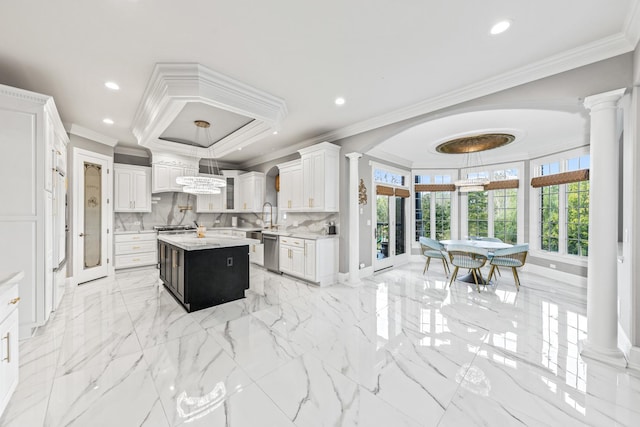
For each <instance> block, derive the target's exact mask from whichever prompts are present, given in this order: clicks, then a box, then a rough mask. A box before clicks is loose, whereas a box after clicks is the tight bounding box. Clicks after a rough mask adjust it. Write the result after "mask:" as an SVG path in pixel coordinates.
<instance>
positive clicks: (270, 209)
mask: <svg viewBox="0 0 640 427" xmlns="http://www.w3.org/2000/svg"><path fill="white" fill-rule="evenodd" d="M267 205H269V229H272V228H273V205H272V204H271V203H269V202H264V204H263V205H262V226H263V227H264V225H265V224H264V207H265V206H267Z"/></svg>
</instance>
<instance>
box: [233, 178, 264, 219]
mask: <svg viewBox="0 0 640 427" xmlns="http://www.w3.org/2000/svg"><path fill="white" fill-rule="evenodd" d="M238 185H239V186H240V203H238V206H237V210H238V211H240V212H261V211H262V205H263V203H264V192H265V177H264V174H263V173H261V172H247V173H245V174H242V175H240V176H239V177H238Z"/></svg>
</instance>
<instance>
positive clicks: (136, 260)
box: [132, 258, 140, 262]
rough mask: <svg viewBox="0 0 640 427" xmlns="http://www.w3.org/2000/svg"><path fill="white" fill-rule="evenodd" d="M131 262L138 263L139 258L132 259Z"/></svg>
mask: <svg viewBox="0 0 640 427" xmlns="http://www.w3.org/2000/svg"><path fill="white" fill-rule="evenodd" d="M132 261H134V262H138V261H140V258H134V259H133V260H132Z"/></svg>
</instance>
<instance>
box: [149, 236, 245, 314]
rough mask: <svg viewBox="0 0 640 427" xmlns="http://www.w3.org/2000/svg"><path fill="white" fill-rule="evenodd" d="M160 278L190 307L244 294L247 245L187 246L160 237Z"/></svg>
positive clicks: (216, 302)
mask: <svg viewBox="0 0 640 427" xmlns="http://www.w3.org/2000/svg"><path fill="white" fill-rule="evenodd" d="M158 265H159V268H160V279H161V280H162V282H163V283H164V285H165V287H166V288H167V289H168V290H169V291H170V292H171V293H172V294H173V296H174V297H175V298H176V299H177V300H178V302H180V304H182V305H183V307H184V308H185V309H186V310H187V311H188V312H192V311H196V310H201V309H203V308H207V307H212V306H214V305H218V304H223V303H225V302H229V301H234V300H237V299H240V298H244V296H245V295H244V292H245V290H246V289H249V250H248V246H232V247H221V248H217V249H202V250H192V251H188V250H184V249H181V248H178V247H176V246H173V245H170V244H168V243H166V242H163V241H158Z"/></svg>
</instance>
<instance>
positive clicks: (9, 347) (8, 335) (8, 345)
mask: <svg viewBox="0 0 640 427" xmlns="http://www.w3.org/2000/svg"><path fill="white" fill-rule="evenodd" d="M2 339H3V340H7V357H5V358H4V359H2V360H3V361H4V360H6V361H7V363H11V341H10V339H11V333H10V332H7V335H6V336H4V337H2Z"/></svg>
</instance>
